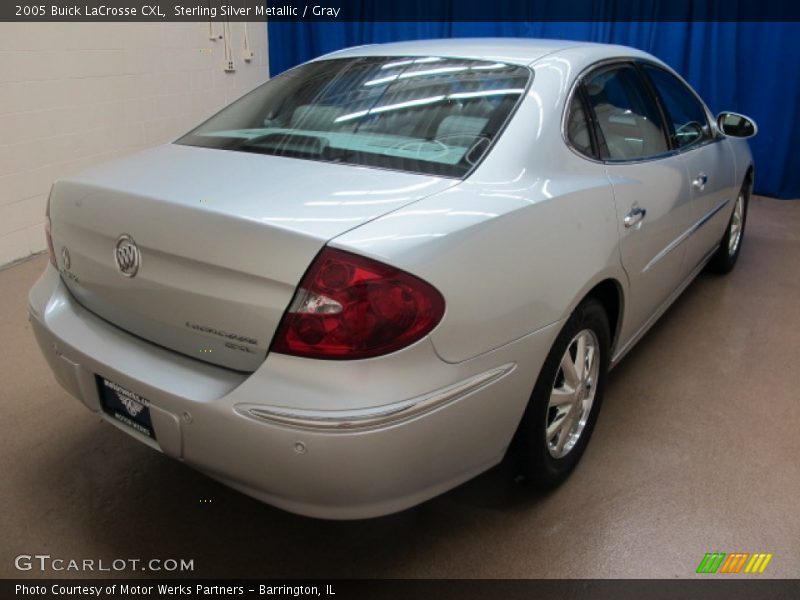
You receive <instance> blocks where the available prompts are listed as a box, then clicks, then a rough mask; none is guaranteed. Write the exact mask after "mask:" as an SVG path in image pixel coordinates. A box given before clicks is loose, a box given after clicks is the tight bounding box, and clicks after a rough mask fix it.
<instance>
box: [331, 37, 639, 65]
mask: <svg viewBox="0 0 800 600" xmlns="http://www.w3.org/2000/svg"><path fill="white" fill-rule="evenodd" d="M567 50H569V51H577V54H580V55H583V56H584V57H586V58H589V57H592V58H594V59H596V60H602V59H604V58H609V57H621V56H630V57H641V58H649V59H653V58H654V57H652V56H650V55H649V54H647V53H645V52H642V51H641V50H637V49H635V48H629V47H628V46H617V45H610V44H597V43H593V42H583V41H574V40H550V39H534V38H455V39H432V40H414V41H409V42H392V43H388V44H369V45H366V46H356V47H353V48H346V49H344V50H337V51H336V52H331V53H330V54H326V55H324V56H321V57H319V59H329V58H352V57H357V56H431V55H435V56H447V57H453V58H478V59H486V60H502V61H503V62H507V63H511V64H519V65H530V64H531V63H534V62H536V61H538V60H539V59H541V58H544V57H545V56H550V55H553V54H558V53H560V52H564V51H567ZM319 59H317V60H319Z"/></svg>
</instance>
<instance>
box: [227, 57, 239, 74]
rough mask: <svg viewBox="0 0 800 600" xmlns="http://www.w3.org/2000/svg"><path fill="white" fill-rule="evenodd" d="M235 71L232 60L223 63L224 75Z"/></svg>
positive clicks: (234, 64)
mask: <svg viewBox="0 0 800 600" xmlns="http://www.w3.org/2000/svg"><path fill="white" fill-rule="evenodd" d="M234 71H236V63H235V62H233V59H232V58H231V59H228V60H226V61H225V72H226V73H233V72H234Z"/></svg>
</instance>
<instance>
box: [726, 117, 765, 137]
mask: <svg viewBox="0 0 800 600" xmlns="http://www.w3.org/2000/svg"><path fill="white" fill-rule="evenodd" d="M717 127H719V130H720V131H721V132H722V133H724V134H725V135H727V136H730V137H736V138H751V137H753V136H754V135H755V134H756V133H758V127H757V126H756V122H755V121H753V120H752V119H750V118H749V117H745V116H744V115H740V114H739V113H735V112H724V113H719V115H718V116H717Z"/></svg>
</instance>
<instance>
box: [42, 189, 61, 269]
mask: <svg viewBox="0 0 800 600" xmlns="http://www.w3.org/2000/svg"><path fill="white" fill-rule="evenodd" d="M51 195H52V192H51ZM44 237H45V239H46V240H47V253H48V254H49V255H50V264H51V265H53V266H54V267H55V268H56V269H57V268H58V264H56V251H55V249H54V248H53V236H52V234H51V232H50V196H48V197H47V208H45V209H44Z"/></svg>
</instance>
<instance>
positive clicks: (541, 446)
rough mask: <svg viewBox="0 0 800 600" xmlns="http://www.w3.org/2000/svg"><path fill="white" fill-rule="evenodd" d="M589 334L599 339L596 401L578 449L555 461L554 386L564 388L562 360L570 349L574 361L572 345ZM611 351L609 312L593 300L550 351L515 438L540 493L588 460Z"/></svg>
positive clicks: (522, 466)
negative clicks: (550, 433)
mask: <svg viewBox="0 0 800 600" xmlns="http://www.w3.org/2000/svg"><path fill="white" fill-rule="evenodd" d="M584 330H588V331H591V332H592V333H593V334H594V336H595V341H596V342H597V350H598V352H599V361H598V365H599V366H598V368H599V372H598V373H597V377H596V381H595V382H594V383H593V388H594V400H593V402H592V403H591V408H590V410H588V411H586V412H588V416H587V417H586V421H585V425H583V428H582V431H581V432H580V433H579V434H578V437H577V440H576V441H575V442H574V445H573V446H572V448H571V449H570V450H568V451H567V453H566V454H565V455H564V456H561V457H556V456H554V455H553V453H552V452H551V441H549V440H547V439H546V434H545V431H546V427H547V425H548V422H550V423H552V422H553V417H554V414H557V413H558V409H555V408H554V407H550V406H549V401H550V395H551V392H552V391H553V389H554V387H558V386H559V379H560V381H561V385H563V384H564V380H563V377H564V374H563V369H562V367H561V363H562V358H563V357H564V356H565V353H566V352H567V349H568V348H570V353H571V356H573V358H574V354H572V349H573V347H574V346H575V344H574V343H573V342H574V340H575V338H576V336H577V335H578V334H579V333H581V334H582V333H583V332H584ZM576 343H577V342H576ZM610 348H611V334H610V331H609V325H608V316H607V315H606V312H605V309H604V308H603V306H602V305H601V304H600V303H599V302H598V301H597V300H595V299H594V298H588V299H586V300H584V301H583V302H582V303H581V304H580V305H579V306H578V308H576V309H575V312H573V313H572V315H571V316H570V318H569V319H568V320H567V323H566V324H565V325H564V328H563V329H562V330H561V333H559V335H558V338H556V341H555V343H554V344H553V347H552V348H551V349H550V353H549V354H548V356H547V359H546V360H545V362H544V365H543V366H542V370H541V371H540V373H539V377H538V379H537V381H536V385H535V386H534V388H533V393H532V394H531V398H530V401H529V402H528V407H527V409H526V410H525V414H524V415H523V418H522V421H521V423H520V426H519V428H518V430H517V433H516V436H515V440H514V442H515V444H514V445H515V451H516V452H515V454H516V456H517V459H518V468H519V471H520V472H521V474H522V475H523V476H524V477H525V478H526V480H527V481H528V482H530V483H531V484H532V485H533V486H535V487H536V488H539V489H542V490H547V489H551V488H554V487H556V486H557V485H559V484H560V483H562V482H563V481H564V480H565V479H566V478H567V477H568V476H569V474H570V472H571V471H572V469H574V468H575V465H576V464H578V461H579V460H580V458H581V456H582V455H583V452H584V450H585V449H586V445H587V444H588V442H589V438H590V437H591V435H592V431H593V429H594V425H595V423H596V421H597V415H598V413H599V411H600V406H601V405H602V401H603V394H604V392H605V386H606V378H607V374H608V366H609V360H610ZM576 410H577V409H576ZM554 411H555V413H554ZM581 414H583V413H581ZM559 436H560V434H559Z"/></svg>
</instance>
